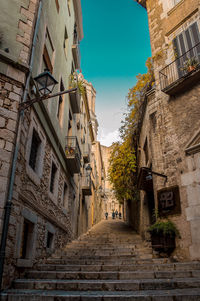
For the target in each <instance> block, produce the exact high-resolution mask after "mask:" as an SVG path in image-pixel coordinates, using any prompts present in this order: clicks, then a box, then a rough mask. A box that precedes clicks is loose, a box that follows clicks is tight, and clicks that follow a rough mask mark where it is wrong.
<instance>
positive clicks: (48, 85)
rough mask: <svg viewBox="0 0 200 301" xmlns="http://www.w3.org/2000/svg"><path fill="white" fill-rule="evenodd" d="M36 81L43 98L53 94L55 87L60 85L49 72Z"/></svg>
mask: <svg viewBox="0 0 200 301" xmlns="http://www.w3.org/2000/svg"><path fill="white" fill-rule="evenodd" d="M34 80H35V82H36V86H37V89H38V91H39V93H40V95H41V96H44V95H49V94H50V93H52V92H53V89H54V87H55V85H56V84H58V82H57V80H56V79H55V78H54V77H53V75H52V74H51V73H50V72H49V71H48V70H45V71H44V72H42V73H41V74H39V75H38V76H36V77H35V78H34Z"/></svg>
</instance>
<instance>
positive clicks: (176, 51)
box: [172, 36, 182, 77]
mask: <svg viewBox="0 0 200 301" xmlns="http://www.w3.org/2000/svg"><path fill="white" fill-rule="evenodd" d="M172 43H173V47H174V54H175V58H176V66H177V71H178V76H179V77H181V76H182V71H181V70H182V69H181V68H182V65H181V60H180V56H181V50H180V47H179V36H177V37H176V38H175V39H173V41H172Z"/></svg>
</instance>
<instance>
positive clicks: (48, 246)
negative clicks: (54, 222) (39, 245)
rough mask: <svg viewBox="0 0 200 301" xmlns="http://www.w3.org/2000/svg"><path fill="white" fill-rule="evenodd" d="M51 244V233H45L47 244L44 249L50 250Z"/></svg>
mask: <svg viewBox="0 0 200 301" xmlns="http://www.w3.org/2000/svg"><path fill="white" fill-rule="evenodd" d="M52 244H53V233H51V232H49V231H47V244H46V247H47V248H48V249H51V248H52Z"/></svg>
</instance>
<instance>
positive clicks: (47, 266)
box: [36, 262, 200, 272]
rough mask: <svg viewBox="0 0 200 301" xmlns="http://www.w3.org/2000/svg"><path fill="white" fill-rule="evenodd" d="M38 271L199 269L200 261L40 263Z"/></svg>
mask: <svg viewBox="0 0 200 301" xmlns="http://www.w3.org/2000/svg"><path fill="white" fill-rule="evenodd" d="M36 268H37V270H40V271H43V270H45V271H85V272H86V271H94V272H98V271H139V270H140V271H141V270H143V271H146V270H147V271H149V270H153V271H174V270H176V271H177V270H178V271H192V270H193V271H196V270H200V262H192V263H168V264H162V265H160V264H159V263H158V264H156V263H154V264H152V263H147V264H140V265H139V264H134V265H118V264H115V265H114V264H113V265H53V264H40V265H38V266H37V267H36Z"/></svg>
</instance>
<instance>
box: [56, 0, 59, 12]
mask: <svg viewBox="0 0 200 301" xmlns="http://www.w3.org/2000/svg"><path fill="white" fill-rule="evenodd" d="M55 3H56V9H57V12H58V13H59V9H60V5H59V1H58V0H55Z"/></svg>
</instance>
